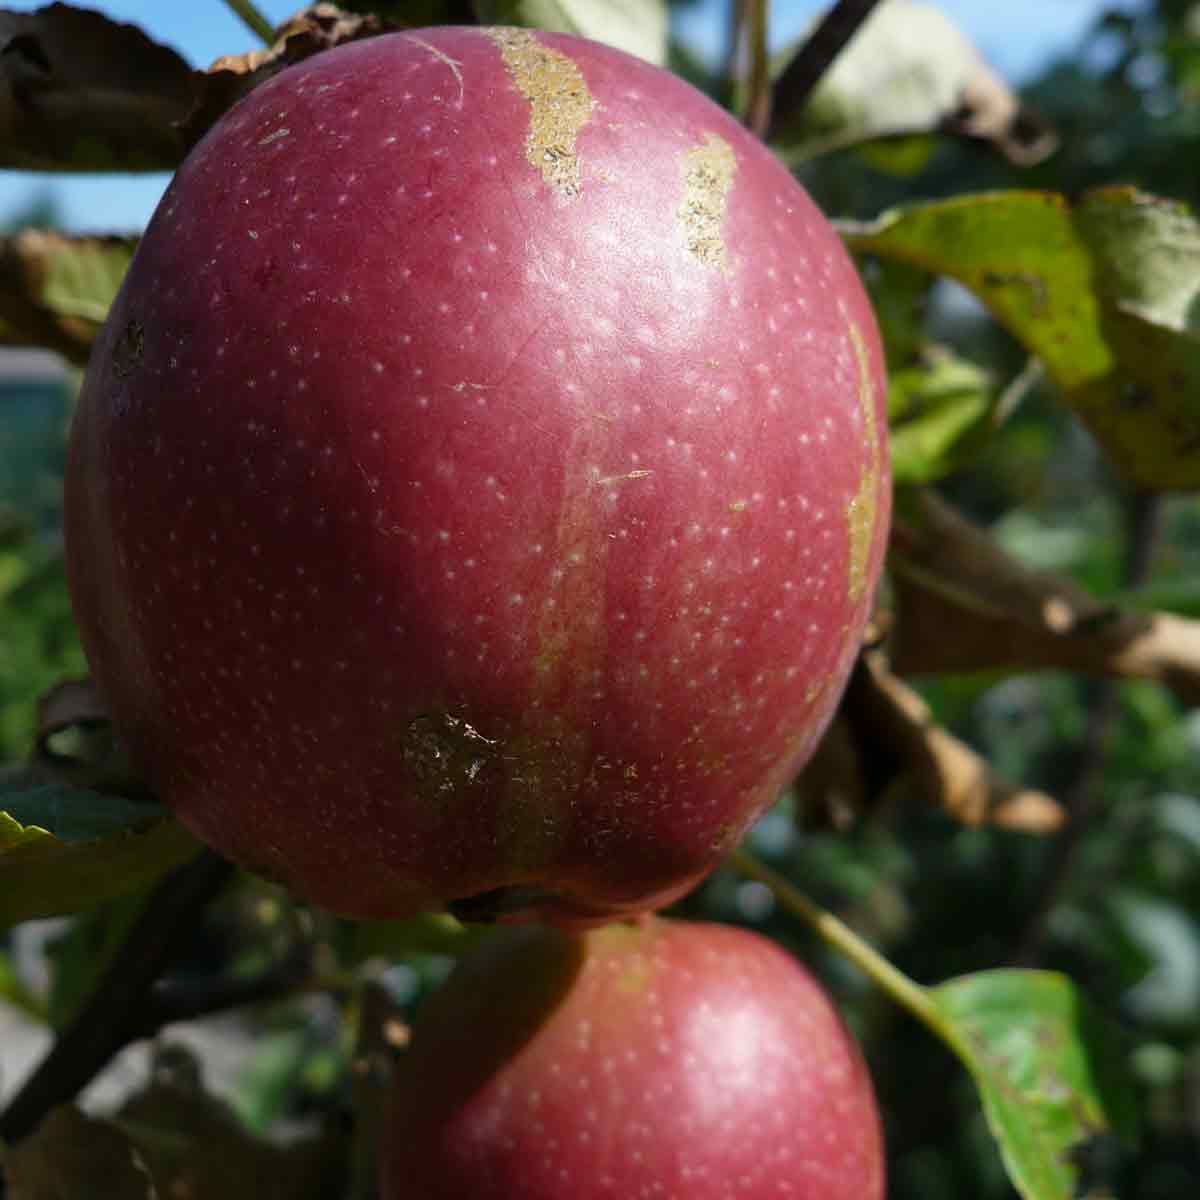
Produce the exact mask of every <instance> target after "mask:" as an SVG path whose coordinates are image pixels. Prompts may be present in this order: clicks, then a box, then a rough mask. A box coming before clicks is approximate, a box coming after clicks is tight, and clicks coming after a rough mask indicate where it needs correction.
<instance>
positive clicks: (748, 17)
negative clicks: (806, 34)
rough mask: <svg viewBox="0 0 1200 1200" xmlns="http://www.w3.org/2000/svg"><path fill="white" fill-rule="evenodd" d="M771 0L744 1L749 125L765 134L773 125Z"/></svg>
mask: <svg viewBox="0 0 1200 1200" xmlns="http://www.w3.org/2000/svg"><path fill="white" fill-rule="evenodd" d="M768 23H769V6H768V0H745V20H744V25H743V29H744V36H745V39H746V111H745V114H744V116H743V121H744V122H745V125H746V128H747V129H749V130H751V131H752V132H754V133H756V134H758V136H759V137H765V136H766V133H767V129H768V128H769V126H770V124H771V59H770V55H769V53H768V51H767V44H768V41H769V39H768V36H767V26H768Z"/></svg>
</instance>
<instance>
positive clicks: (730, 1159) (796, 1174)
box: [380, 917, 884, 1200]
mask: <svg viewBox="0 0 1200 1200" xmlns="http://www.w3.org/2000/svg"><path fill="white" fill-rule="evenodd" d="M380 1168H381V1175H382V1187H381V1200H401V1198H403V1200H460V1198H461V1197H464V1196H470V1197H472V1198H473V1200H593V1198H596V1200H598V1198H600V1197H613V1198H615V1197H622V1198H625V1197H643V1196H644V1197H657V1196H661V1197H664V1198H666V1197H679V1198H680V1200H684V1198H686V1200H717V1198H721V1200H724V1197H727V1196H737V1197H739V1200H765V1198H766V1197H770V1198H771V1200H777V1198H778V1197H780V1196H789V1197H792V1198H793V1200H883V1195H884V1153H883V1139H882V1135H881V1132H880V1119H879V1112H878V1108H877V1105H876V1101H875V1095H874V1091H873V1089H872V1086H871V1080H870V1077H869V1076H868V1074H867V1069H866V1067H865V1065H864V1063H863V1059H862V1056H861V1054H860V1052H859V1050H858V1047H857V1045H856V1044H855V1042H854V1039H853V1038H852V1037H851V1035H850V1033H849V1032H848V1031H847V1029H846V1028H845V1026H844V1025H843V1023H842V1022H841V1020H840V1018H839V1017H838V1015H837V1012H836V1010H835V1009H834V1007H833V1005H832V1004H831V1002H830V1000H829V998H828V996H827V995H826V994H825V992H824V991H823V990H822V988H821V987H820V985H819V984H818V983H817V982H816V980H815V979H813V977H812V976H811V975H810V974H809V973H808V972H807V971H806V970H804V969H803V968H802V967H801V966H800V964H799V963H797V962H796V961H795V960H794V959H793V958H792V957H791V956H790V955H788V954H787V953H786V952H785V951H784V950H782V949H781V948H780V947H779V946H777V945H776V944H775V943H774V942H771V941H768V940H767V939H766V938H764V937H761V936H760V935H758V934H755V933H750V932H748V931H746V930H741V929H735V928H733V927H732V926H722V925H708V924H699V923H696V924H693V923H689V922H682V921H668V920H663V919H661V918H657V917H648V918H643V919H642V920H640V921H639V922H636V923H631V924H628V925H614V926H609V927H607V928H604V929H597V930H593V931H592V932H590V933H584V934H576V933H569V932H563V931H558V930H554V929H552V928H549V927H543V928H520V929H506V930H502V931H500V932H499V933H497V934H496V935H494V936H493V937H492V938H490V939H489V940H488V941H487V942H485V943H484V945H483V946H482V947H481V948H480V949H479V950H477V951H476V952H475V953H474V954H473V955H472V956H469V957H468V958H466V959H464V960H463V961H462V962H461V963H460V964H459V966H458V967H457V968H456V970H455V971H454V973H453V974H452V975H451V976H450V979H449V981H448V982H447V984H446V985H445V986H444V987H443V988H442V989H441V990H440V991H439V992H437V993H435V994H434V996H432V997H431V998H430V999H429V1000H428V1001H427V1002H426V1003H425V1004H424V1005H423V1006H422V1008H421V1009H419V1010H418V1013H417V1018H416V1023H415V1025H414V1028H413V1035H412V1042H411V1045H410V1047H409V1049H408V1050H406V1051H405V1052H404V1053H403V1054H402V1056H401V1059H400V1065H399V1068H398V1072H397V1078H396V1081H395V1083H394V1085H393V1092H392V1097H391V1102H390V1106H389V1111H388V1114H387V1116H386V1118H385V1121H384V1126H383V1135H382V1141H381V1147H380Z"/></svg>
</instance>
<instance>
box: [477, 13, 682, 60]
mask: <svg viewBox="0 0 1200 1200" xmlns="http://www.w3.org/2000/svg"><path fill="white" fill-rule="evenodd" d="M474 7H475V11H476V13H477V14H478V17H479V20H480V23H481V24H485V25H529V26H532V27H534V28H536V29H546V30H550V31H551V32H553V33H573V34H576V35H577V36H578V37H585V38H591V39H592V40H593V41H596V42H604V43H605V44H607V45H609V46H615V47H616V48H617V49H618V50H624V51H625V52H626V53H627V54H636V55H637V56H638V58H644V59H645V60H646V61H647V62H651V63H654V64H655V65H656V66H660V67H661V66H662V65H663V64H664V63H665V62H666V61H667V6H666V4H665V3H662V2H661V0H476V2H475V6H474Z"/></svg>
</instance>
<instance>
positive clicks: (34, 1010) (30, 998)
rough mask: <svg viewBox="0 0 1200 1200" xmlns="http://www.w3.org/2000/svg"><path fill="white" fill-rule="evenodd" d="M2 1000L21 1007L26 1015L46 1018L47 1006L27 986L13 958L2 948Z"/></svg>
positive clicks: (0, 988) (0, 995) (35, 1018)
mask: <svg viewBox="0 0 1200 1200" xmlns="http://www.w3.org/2000/svg"><path fill="white" fill-rule="evenodd" d="M0 1000H3V1001H4V1002H5V1003H6V1004H11V1005H12V1006H13V1008H16V1009H19V1010H20V1011H21V1012H22V1013H23V1014H24V1015H25V1016H27V1017H30V1018H32V1019H33V1020H35V1021H39V1022H44V1021H45V1020H46V1006H45V1005H44V1004H43V1003H42V1002H41V1001H40V1000H39V999H38V998H37V996H36V995H34V993H33V992H32V991H30V989H29V988H28V987H27V986H26V984H25V981H24V980H23V979H22V978H21V977H20V975H18V974H17V969H16V967H14V966H13V962H12V959H11V958H10V957H9V956H8V954H6V953H5V952H4V951H2V950H0Z"/></svg>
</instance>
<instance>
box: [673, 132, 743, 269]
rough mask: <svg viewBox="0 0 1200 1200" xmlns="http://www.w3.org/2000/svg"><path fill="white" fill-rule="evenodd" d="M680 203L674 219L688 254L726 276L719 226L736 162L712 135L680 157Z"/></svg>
mask: <svg viewBox="0 0 1200 1200" xmlns="http://www.w3.org/2000/svg"><path fill="white" fill-rule="evenodd" d="M679 169H680V173H681V174H682V175H683V200H682V201H681V203H680V205H679V209H678V212H677V216H678V218H679V225H680V228H681V229H682V230H683V238H684V244H685V245H686V246H687V249H688V253H689V254H690V255H691V256H692V257H693V258H695V259H697V260H698V261H700V262H702V263H703V264H704V265H705V266H706V267H712V268H713V269H714V270H717V271H721V272H723V273H728V271H729V255H728V253H727V252H726V249H725V240H724V238H723V237H722V236H721V226H722V224H723V223H724V220H725V207H726V202H727V200H728V197H729V189H730V188H731V187H732V186H733V177H734V175H735V174H736V173H737V159H736V158H735V157H734V153H733V148H732V147H731V146H730V145H729V143H728V142H727V141H725V140H724V139H723V138H719V137H718V136H717V135H716V134H715V133H706V134H705V135H704V144H703V145H702V146H696V147H694V148H693V149H691V150H689V151H688V152H687V153H686V154H684V155H683V157H682V160H681V162H680V164H679Z"/></svg>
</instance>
